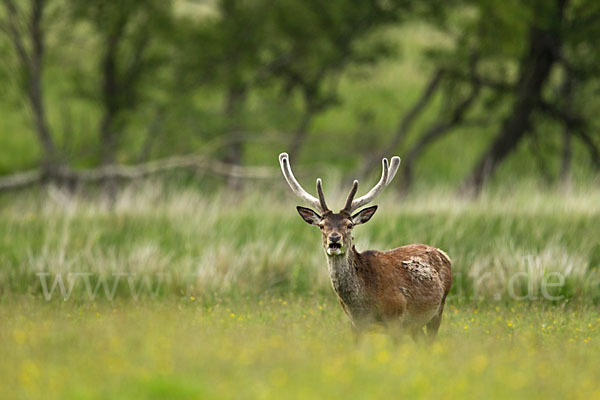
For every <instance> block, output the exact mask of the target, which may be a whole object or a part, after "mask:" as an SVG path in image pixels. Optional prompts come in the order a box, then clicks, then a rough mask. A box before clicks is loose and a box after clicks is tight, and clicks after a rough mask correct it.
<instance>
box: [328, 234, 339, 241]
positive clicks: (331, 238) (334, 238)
mask: <svg viewBox="0 0 600 400" xmlns="http://www.w3.org/2000/svg"><path fill="white" fill-rule="evenodd" d="M341 239H342V236H341V235H340V234H339V233H332V234H331V235H329V241H330V242H331V243H337V242H339V241H340V240H341Z"/></svg>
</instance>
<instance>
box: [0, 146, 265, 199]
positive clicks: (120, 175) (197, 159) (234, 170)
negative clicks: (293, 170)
mask: <svg viewBox="0 0 600 400" xmlns="http://www.w3.org/2000/svg"><path fill="white" fill-rule="evenodd" d="M177 169H191V170H205V171H208V172H210V173H213V174H215V175H221V176H235V177H237V178H242V179H272V178H274V177H275V176H276V171H275V170H274V169H273V168H270V167H240V166H237V165H231V164H226V163H222V162H220V161H215V160H212V159H208V158H204V157H201V156H198V155H190V156H178V157H170V158H166V159H162V160H155V161H150V162H147V163H143V164H137V165H114V164H113V165H108V166H103V167H100V168H95V169H88V170H79V171H78V170H73V169H70V168H67V167H62V168H59V169H57V171H56V173H55V174H54V175H53V176H52V180H54V181H56V182H59V183H60V182H61V181H62V182H74V183H84V184H85V183H98V182H103V181H105V180H106V179H119V180H135V179H141V178H145V177H147V176H150V175H153V174H158V173H161V172H168V171H173V170H177ZM45 179H46V177H45V176H44V174H43V173H42V171H40V170H31V171H25V172H19V173H16V174H13V175H9V176H4V177H0V191H7V190H15V189H21V188H25V187H30V186H33V185H36V184H40V183H42V182H43V181H44V180H45Z"/></svg>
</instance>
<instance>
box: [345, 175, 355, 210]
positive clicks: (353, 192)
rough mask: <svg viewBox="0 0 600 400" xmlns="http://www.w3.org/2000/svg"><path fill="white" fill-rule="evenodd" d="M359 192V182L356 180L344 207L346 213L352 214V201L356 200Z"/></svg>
mask: <svg viewBox="0 0 600 400" xmlns="http://www.w3.org/2000/svg"><path fill="white" fill-rule="evenodd" d="M357 191H358V181H357V180H354V182H352V189H350V193H348V197H346V204H345V205H344V211H348V212H352V200H354V196H356V192H357Z"/></svg>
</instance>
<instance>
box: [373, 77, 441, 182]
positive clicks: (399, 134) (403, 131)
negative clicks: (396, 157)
mask: <svg viewBox="0 0 600 400" xmlns="http://www.w3.org/2000/svg"><path fill="white" fill-rule="evenodd" d="M443 75H444V71H443V70H442V69H437V70H436V71H435V72H434V73H433V75H432V76H431V78H430V79H429V81H428V83H427V85H426V86H425V90H424V91H423V94H422V95H421V97H420V98H419V99H418V100H417V102H416V103H415V104H414V105H413V106H412V108H411V109H410V110H408V112H407V113H406V114H404V117H403V118H402V120H401V121H400V124H399V125H398V129H397V130H396V134H395V135H394V138H393V139H392V140H391V141H390V143H389V144H388V145H387V146H386V150H385V151H382V152H379V153H373V155H372V156H371V157H370V158H369V159H368V160H367V162H366V163H365V167H364V168H363V172H362V174H361V175H367V174H368V173H369V171H371V170H372V169H373V168H374V167H375V165H376V163H378V162H379V161H378V160H381V159H382V158H383V157H384V156H385V155H386V154H387V153H388V152H389V151H390V150H392V152H393V150H394V149H397V148H398V146H400V145H401V144H402V142H404V140H405V138H406V136H407V134H408V131H409V130H410V128H411V127H412V124H413V123H414V121H415V119H416V118H417V117H418V116H419V115H420V114H421V113H422V112H423V110H424V109H425V108H426V107H427V105H429V102H430V101H431V99H432V98H433V95H434V94H435V92H436V91H437V89H438V88H439V85H440V82H441V80H442V77H443Z"/></svg>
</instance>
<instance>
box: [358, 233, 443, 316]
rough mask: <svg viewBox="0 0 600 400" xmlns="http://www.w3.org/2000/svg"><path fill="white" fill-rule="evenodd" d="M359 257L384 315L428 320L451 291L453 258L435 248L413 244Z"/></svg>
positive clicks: (367, 284)
mask: <svg viewBox="0 0 600 400" xmlns="http://www.w3.org/2000/svg"><path fill="white" fill-rule="evenodd" d="M359 256H360V258H361V261H362V263H361V265H363V266H364V267H363V268H360V270H359V274H360V275H361V276H362V278H363V282H364V285H365V288H366V289H367V291H368V292H369V293H370V297H371V299H372V301H374V302H375V303H376V304H375V305H376V307H377V309H379V310H380V312H381V313H382V314H383V316H387V317H392V316H395V315H403V316H404V317H406V318H408V319H411V318H414V319H415V320H421V319H423V320H428V319H429V318H431V316H433V315H434V314H435V313H437V311H438V309H439V308H440V306H441V304H442V302H443V301H444V299H445V298H446V295H447V294H448V291H449V290H450V286H451V284H452V274H451V266H450V258H449V257H448V256H447V255H446V254H445V253H444V252H443V251H441V250H439V249H436V248H435V247H431V246H427V245H424V244H411V245H407V246H403V247H399V248H396V249H393V250H389V251H365V252H363V253H360V255H359Z"/></svg>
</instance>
